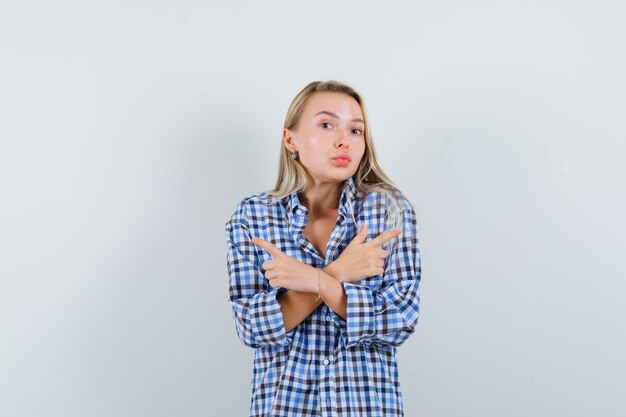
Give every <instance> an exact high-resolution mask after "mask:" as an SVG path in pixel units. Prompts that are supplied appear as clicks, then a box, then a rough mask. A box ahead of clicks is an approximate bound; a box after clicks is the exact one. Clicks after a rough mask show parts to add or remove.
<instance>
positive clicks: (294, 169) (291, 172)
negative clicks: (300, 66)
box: [267, 80, 414, 240]
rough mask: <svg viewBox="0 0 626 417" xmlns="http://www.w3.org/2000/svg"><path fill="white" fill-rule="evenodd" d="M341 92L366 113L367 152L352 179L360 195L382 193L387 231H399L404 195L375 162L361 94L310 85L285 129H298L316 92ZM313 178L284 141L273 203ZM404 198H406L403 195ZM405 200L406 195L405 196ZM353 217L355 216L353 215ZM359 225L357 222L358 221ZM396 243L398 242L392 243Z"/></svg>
mask: <svg viewBox="0 0 626 417" xmlns="http://www.w3.org/2000/svg"><path fill="white" fill-rule="evenodd" d="M325 91H328V92H338V93H343V94H347V95H348V96H350V97H352V98H353V99H355V100H356V102H357V103H358V104H359V106H360V107H361V111H362V112H363V121H364V124H365V129H364V132H363V136H364V140H365V152H364V154H363V157H362V158H361V162H360V163H359V167H358V168H357V170H356V172H355V174H354V175H353V176H352V179H353V181H354V185H355V186H356V190H357V193H362V194H363V195H367V194H368V193H370V192H379V193H381V194H382V195H383V196H385V197H386V198H388V199H389V202H390V203H391V204H390V206H389V211H388V212H387V216H386V219H385V230H389V229H391V228H395V227H400V225H401V223H402V211H403V210H402V207H400V203H399V197H400V195H401V194H402V193H401V192H400V190H399V189H398V188H397V187H396V185H395V184H394V183H393V181H391V179H390V178H389V177H388V176H387V174H385V172H384V171H383V169H382V168H381V167H380V165H379V164H378V161H377V159H376V150H375V148H374V142H373V141H372V134H371V132H370V128H369V123H368V119H367V112H366V111H365V103H364V101H363V98H362V97H361V95H360V94H359V93H357V92H356V91H355V90H354V89H353V88H352V87H350V86H348V85H346V84H344V83H341V82H339V81H335V80H329V81H313V82H311V83H309V84H307V85H306V86H305V87H304V88H303V89H302V90H301V91H300V92H299V93H298V94H297V95H296V97H295V98H294V99H293V100H292V102H291V104H290V105H289V108H288V110H287V116H286V117H285V124H284V128H285V129H295V128H296V126H297V124H298V121H299V120H300V117H301V116H302V113H303V111H304V107H305V105H306V103H307V100H308V99H309V98H310V97H311V96H312V95H313V94H315V93H317V92H325ZM309 178H310V174H309V172H308V171H307V169H306V167H305V166H304V165H302V163H301V162H300V159H297V160H294V159H292V158H291V155H290V152H289V150H288V149H287V148H286V147H285V146H284V145H283V143H282V141H281V145H280V156H279V162H278V178H277V179H276V185H275V186H274V189H273V190H269V191H267V194H268V195H269V196H270V198H271V199H272V200H273V201H276V200H278V199H282V198H284V197H286V196H288V195H290V194H291V193H293V192H294V191H295V192H302V191H304V190H306V188H307V185H308V183H309ZM402 195H403V194H402ZM403 196H404V195H403ZM404 199H405V200H406V201H407V202H408V203H409V205H410V206H411V207H412V208H414V205H413V203H412V202H411V201H410V200H409V199H408V198H406V196H404ZM352 214H353V213H352ZM355 223H356V221H355ZM392 240H396V239H392Z"/></svg>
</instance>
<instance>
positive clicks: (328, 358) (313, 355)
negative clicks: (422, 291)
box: [225, 178, 421, 417]
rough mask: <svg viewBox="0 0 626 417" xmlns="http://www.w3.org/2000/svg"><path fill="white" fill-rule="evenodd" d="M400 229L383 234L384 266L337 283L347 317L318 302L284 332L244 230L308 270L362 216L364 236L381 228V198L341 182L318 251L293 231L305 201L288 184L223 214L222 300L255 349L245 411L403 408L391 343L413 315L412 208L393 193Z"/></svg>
mask: <svg viewBox="0 0 626 417" xmlns="http://www.w3.org/2000/svg"><path fill="white" fill-rule="evenodd" d="M397 195H398V198H399V202H400V207H401V209H402V213H403V220H402V224H401V228H402V234H401V235H400V236H398V237H396V238H393V239H391V240H390V241H388V242H387V244H391V243H393V244H392V245H391V248H390V249H388V248H387V247H385V245H383V247H382V248H383V249H387V250H388V255H387V257H386V258H385V266H384V272H383V274H382V275H377V276H373V277H369V278H366V279H363V280H361V281H357V282H354V283H350V282H344V281H341V284H342V285H343V287H344V289H345V292H346V295H347V320H345V321H344V319H343V318H341V317H340V316H339V315H337V314H335V313H334V312H333V311H332V310H330V309H329V308H328V307H327V306H326V304H321V305H320V306H319V307H318V308H317V309H316V310H315V311H313V312H312V313H311V314H310V315H309V316H308V317H307V318H306V319H305V320H304V321H303V322H302V323H300V324H299V325H298V326H296V327H295V328H293V329H292V330H291V331H289V332H285V327H284V323H283V317H282V313H281V309H280V304H279V303H278V301H277V299H276V296H277V294H278V293H280V292H282V291H289V290H288V289H286V288H282V287H281V288H273V287H272V286H270V285H269V282H268V280H267V279H266V278H265V276H264V273H265V270H264V269H263V267H262V265H263V263H264V262H265V261H267V260H270V259H272V257H271V255H270V254H269V253H268V252H267V251H266V250H265V249H263V248H261V247H259V246H257V245H255V244H254V243H252V241H251V238H252V237H253V236H258V237H261V238H262V239H264V240H266V241H268V242H271V243H273V244H274V245H276V246H277V247H278V249H280V250H281V251H282V252H283V253H285V254H287V255H289V256H291V257H293V258H295V259H297V260H299V261H302V262H304V263H306V264H308V265H311V266H313V267H316V268H324V267H325V266H326V265H328V264H329V263H331V262H332V261H333V260H335V259H336V258H337V257H338V256H339V255H340V254H341V252H342V251H343V249H344V248H345V247H346V246H347V245H348V244H349V243H350V242H351V241H352V239H353V238H354V236H355V235H356V234H357V233H358V231H359V229H360V226H361V224H362V223H363V222H366V223H367V230H368V235H367V238H366V239H365V241H370V240H372V239H373V238H375V237H376V236H378V235H379V234H381V233H383V232H385V231H386V230H388V229H387V228H386V227H387V226H386V225H385V213H386V212H387V210H388V207H389V204H390V201H389V198H388V197H386V196H385V195H384V194H382V193H378V192H371V193H368V194H367V195H365V196H364V195H362V193H360V192H357V190H356V187H355V184H354V182H353V179H352V178H348V179H347V180H346V181H345V182H344V188H343V190H342V194H341V197H340V201H339V210H338V211H339V216H338V218H337V222H336V224H335V226H334V229H333V231H332V233H331V235H330V239H329V241H328V246H327V248H326V257H325V259H324V258H322V256H321V255H320V254H319V253H318V251H317V250H316V249H315V248H314V247H313V245H312V244H311V243H310V242H309V241H308V240H307V239H306V237H305V236H304V235H303V233H302V231H303V230H304V227H305V225H306V223H307V220H308V216H309V213H308V209H307V208H306V207H305V206H303V205H302V204H301V203H300V199H299V195H298V193H296V192H294V193H292V194H291V195H290V196H287V197H285V198H283V199H281V200H276V201H275V202H271V200H270V199H269V195H268V194H267V193H266V192H261V193H257V194H254V195H252V196H249V197H246V198H244V199H243V200H241V201H240V202H239V203H238V204H237V206H236V208H235V210H234V212H233V214H232V216H231V217H230V219H229V220H228V221H227V222H226V228H225V230H226V238H227V246H228V252H227V267H228V274H229V302H230V305H231V307H232V313H233V317H234V320H235V328H236V332H237V336H238V337H239V339H240V340H241V341H242V342H243V343H244V344H245V345H246V346H249V347H251V348H254V360H253V373H252V381H251V382H252V398H251V402H250V416H264V417H266V416H272V417H279V416H281V417H282V416H328V417H330V416H332V417H348V416H350V417H352V416H354V417H357V416H358V417H362V416H367V417H377V416H378V417H387V416H403V415H404V412H403V401H402V393H401V391H400V385H399V381H398V367H397V358H396V348H397V347H398V346H400V345H401V344H402V343H403V342H404V341H405V340H406V339H407V338H408V337H409V336H410V335H411V334H412V333H413V332H414V330H415V326H416V324H417V321H418V314H419V303H420V296H419V283H420V277H421V269H420V251H419V249H418V231H417V221H416V216H415V211H414V209H413V208H412V207H411V205H410V204H409V203H408V201H407V200H406V199H405V197H404V196H403V195H402V194H401V193H398V194H397Z"/></svg>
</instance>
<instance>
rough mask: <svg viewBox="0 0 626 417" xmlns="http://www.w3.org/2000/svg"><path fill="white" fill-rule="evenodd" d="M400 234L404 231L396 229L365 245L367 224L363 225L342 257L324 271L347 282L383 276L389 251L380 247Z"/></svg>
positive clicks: (342, 253)
mask: <svg viewBox="0 0 626 417" xmlns="http://www.w3.org/2000/svg"><path fill="white" fill-rule="evenodd" d="M400 234H402V229H401V228H399V227H396V228H395V229H391V230H388V231H386V232H384V233H381V234H380V235H378V236H377V237H375V238H374V239H372V240H370V241H369V242H365V243H363V241H364V240H365V238H366V237H367V224H366V223H363V224H362V225H361V230H359V233H357V235H356V236H355V237H354V239H352V241H351V242H350V243H349V244H348V246H346V248H345V249H344V250H343V252H341V255H339V257H338V258H337V259H335V260H334V261H333V262H331V263H330V264H329V265H328V266H327V267H326V268H324V270H325V271H326V272H328V274H330V275H332V276H333V277H335V278H336V279H338V280H340V281H347V282H356V281H360V280H362V279H364V278H369V277H373V276H376V275H381V274H382V273H383V271H384V265H385V258H386V257H387V251H386V250H384V249H380V248H379V246H381V245H382V244H383V243H385V242H386V241H388V240H389V239H392V238H394V237H396V236H399V235H400Z"/></svg>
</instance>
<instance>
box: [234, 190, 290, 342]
mask: <svg viewBox="0 0 626 417" xmlns="http://www.w3.org/2000/svg"><path fill="white" fill-rule="evenodd" d="M225 229H226V239H227V246H228V252H227V256H226V261H227V267H228V275H229V289H228V291H229V302H230V305H231V308H232V313H233V318H234V319H235V327H236V331H237V336H238V337H239V339H240V340H241V341H242V342H243V343H244V344H245V345H246V346H249V347H253V348H258V347H262V346H287V345H289V344H290V343H291V340H292V335H289V334H287V333H288V332H286V331H285V327H284V323H283V316H282V313H281V306H280V304H279V303H278V300H277V295H278V293H279V289H278V288H272V287H271V286H270V285H269V284H268V282H267V279H266V278H265V276H264V275H263V273H262V272H261V267H260V265H259V262H260V260H259V259H258V257H257V255H256V247H255V246H254V244H253V243H252V242H251V235H250V231H249V225H248V221H247V217H246V212H245V204H244V202H243V201H242V202H240V203H239V204H238V205H237V207H236V208H235V211H234V213H233V215H232V216H231V218H230V219H229V220H228V222H226V228H225Z"/></svg>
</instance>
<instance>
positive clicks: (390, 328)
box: [334, 206, 421, 347]
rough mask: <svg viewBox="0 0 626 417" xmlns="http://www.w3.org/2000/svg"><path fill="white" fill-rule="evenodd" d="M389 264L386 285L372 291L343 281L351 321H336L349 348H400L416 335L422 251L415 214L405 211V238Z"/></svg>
mask: <svg viewBox="0 0 626 417" xmlns="http://www.w3.org/2000/svg"><path fill="white" fill-rule="evenodd" d="M397 240H398V242H396V244H395V245H393V246H392V249H390V250H389V252H388V254H387V258H386V260H385V268H384V271H383V276H382V284H381V286H380V288H379V289H375V290H372V289H370V288H369V287H368V286H366V285H363V284H362V283H361V282H362V281H357V282H353V283H351V282H345V281H341V283H342V285H343V287H344V289H345V292H346V295H347V318H346V320H345V321H343V320H334V321H335V323H336V324H337V325H338V327H339V331H340V334H341V336H342V337H343V339H344V342H345V346H346V347H352V346H355V345H356V344H357V343H360V344H365V345H369V344H371V343H377V344H384V345H392V346H400V345H401V344H402V343H404V342H405V341H406V339H407V338H408V337H409V336H410V335H411V334H412V333H413V332H414V331H415V326H416V325H417V320H418V316H419V305H420V295H419V284H420V279H421V266H420V251H419V247H418V231H417V220H416V216H415V211H414V209H413V208H412V207H410V206H409V207H408V208H405V209H404V210H403V221H402V234H401V235H400V236H399V237H398V238H397Z"/></svg>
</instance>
